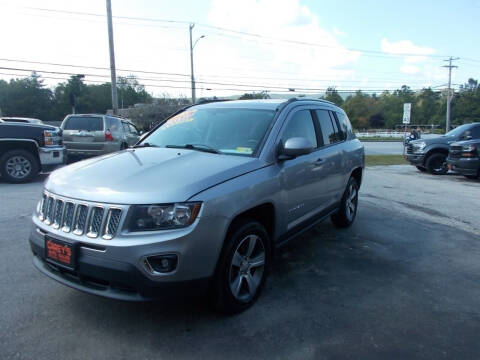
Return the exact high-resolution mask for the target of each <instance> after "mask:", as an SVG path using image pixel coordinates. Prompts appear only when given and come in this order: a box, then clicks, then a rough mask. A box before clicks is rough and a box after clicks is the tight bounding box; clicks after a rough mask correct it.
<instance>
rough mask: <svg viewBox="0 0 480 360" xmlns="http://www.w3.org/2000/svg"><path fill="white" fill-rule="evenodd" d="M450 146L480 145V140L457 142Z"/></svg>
mask: <svg viewBox="0 0 480 360" xmlns="http://www.w3.org/2000/svg"><path fill="white" fill-rule="evenodd" d="M450 145H451V146H464V145H480V139H472V140H463V141H455V142H453V143H451V144H450Z"/></svg>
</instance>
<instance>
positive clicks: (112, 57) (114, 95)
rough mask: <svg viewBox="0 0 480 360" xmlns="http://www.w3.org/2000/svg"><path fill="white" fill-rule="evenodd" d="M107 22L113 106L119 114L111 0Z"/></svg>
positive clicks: (109, 0) (108, 5)
mask: <svg viewBox="0 0 480 360" xmlns="http://www.w3.org/2000/svg"><path fill="white" fill-rule="evenodd" d="M107 22H108V45H109V48H110V77H111V83H112V108H113V114H114V115H117V113H118V97H117V74H116V70H115V49H114V47H113V25H112V3H111V0H107Z"/></svg>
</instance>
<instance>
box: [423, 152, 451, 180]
mask: <svg viewBox="0 0 480 360" xmlns="http://www.w3.org/2000/svg"><path fill="white" fill-rule="evenodd" d="M446 161H447V155H445V154H441V153H436V154H432V155H430V156H429V157H428V158H427V161H426V162H425V165H426V167H427V169H428V171H429V172H430V173H431V174H433V175H445V174H446V173H447V172H448V167H447V162H446Z"/></svg>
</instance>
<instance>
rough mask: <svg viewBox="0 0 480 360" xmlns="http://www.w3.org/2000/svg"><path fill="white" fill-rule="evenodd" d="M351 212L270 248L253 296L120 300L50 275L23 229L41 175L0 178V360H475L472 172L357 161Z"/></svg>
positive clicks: (477, 265) (478, 304) (476, 253)
mask: <svg viewBox="0 0 480 360" xmlns="http://www.w3.org/2000/svg"><path fill="white" fill-rule="evenodd" d="M364 178H365V180H364V184H363V188H362V190H361V197H360V207H359V213H358V217H357V221H356V222H355V224H354V225H353V226H352V227H351V228H349V229H346V230H338V229H335V228H333V226H332V225H331V224H330V222H324V223H323V224H321V225H319V226H318V227H317V228H315V229H314V230H312V231H310V232H308V233H306V234H304V235H303V236H301V237H299V238H298V239H297V240H295V241H294V242H292V243H290V244H289V245H288V246H287V247H286V248H285V249H284V250H283V251H281V252H280V253H279V255H278V257H277V259H276V261H275V263H274V266H273V268H272V270H271V274H270V278H269V281H268V282H267V286H266V288H265V290H264V292H263V294H262V296H261V297H260V299H259V301H258V303H257V304H256V305H255V306H254V307H252V308H251V309H249V310H248V311H246V312H245V313H242V314H240V315H237V316H234V317H223V316H221V315H218V314H215V313H213V312H212V311H211V310H210V309H209V308H208V306H207V305H206V304H204V303H203V302H201V301H196V302H177V303H172V302H169V303H124V302H117V301H112V300H108V299H103V298H98V297H94V296H91V295H86V294H83V293H80V292H77V291H75V290H72V289H69V288H67V287H64V286H62V285H60V284H57V283H56V282H54V281H53V280H50V279H48V278H46V277H45V276H43V275H42V274H40V273H39V272H38V271H36V270H35V269H34V267H33V265H32V261H31V254H30V249H29V246H28V242H27V238H28V234H29V231H30V219H29V217H30V216H31V212H32V209H33V208H34V206H35V204H36V202H37V200H38V199H39V197H40V193H41V188H42V179H39V180H38V181H36V182H34V183H31V184H24V185H10V184H5V183H2V182H0V288H1V292H0V302H1V305H2V307H1V308H2V310H1V312H0V349H1V350H0V354H1V355H0V358H6V359H10V358H12V359H17V358H18V359H32V358H35V359H52V358H61V359H85V358H95V359H108V358H115V359H123V358H125V359H127V358H128V359H130V358H137V359H143V358H145V359H158V358H161V359H170V358H172V359H173V358H174V359H183V358H205V359H207V358H208V359H217V358H218V359H225V358H228V359H230V358H231V359H236V358H243V359H245V358H246V359H250V358H268V359H283V358H288V359H308V358H314V359H332V358H335V359H342V358H349V359H352V358H359V359H365V358H368V359H411V358H421V359H424V358H425V359H447V358H448V359H478V358H479V356H480V342H479V341H478V335H479V333H480V300H479V299H480V287H479V286H478V284H479V283H480V261H479V260H480V221H478V219H479V217H478V214H479V211H478V210H479V208H478V206H479V204H480V182H479V181H472V180H467V179H464V178H463V177H457V176H443V177H436V176H432V175H428V174H424V173H419V172H418V171H417V170H416V169H415V168H414V167H412V166H389V167H374V168H368V169H367V170H366V173H365V176H364Z"/></svg>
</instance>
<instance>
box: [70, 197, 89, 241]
mask: <svg viewBox="0 0 480 360" xmlns="http://www.w3.org/2000/svg"><path fill="white" fill-rule="evenodd" d="M87 216H88V206H87V205H85V204H80V205H78V207H77V213H76V214H75V223H74V225H73V233H74V234H75V235H83V232H84V231H85V225H86V224H87Z"/></svg>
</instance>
